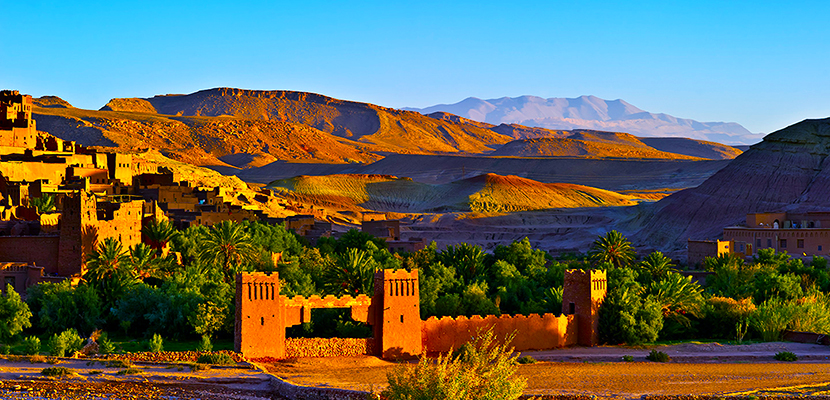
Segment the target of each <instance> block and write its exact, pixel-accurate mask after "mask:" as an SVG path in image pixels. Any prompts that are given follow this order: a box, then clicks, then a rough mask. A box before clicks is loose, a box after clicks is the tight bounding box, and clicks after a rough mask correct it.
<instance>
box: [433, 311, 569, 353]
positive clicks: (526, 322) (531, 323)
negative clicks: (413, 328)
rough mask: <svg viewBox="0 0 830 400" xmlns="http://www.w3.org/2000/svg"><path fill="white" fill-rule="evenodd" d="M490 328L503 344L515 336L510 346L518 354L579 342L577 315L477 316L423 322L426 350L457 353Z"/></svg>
mask: <svg viewBox="0 0 830 400" xmlns="http://www.w3.org/2000/svg"><path fill="white" fill-rule="evenodd" d="M488 329H493V333H494V334H495V335H496V338H497V340H499V342H501V343H504V341H505V338H507V337H508V336H510V335H514V337H513V340H512V342H510V343H509V345H510V346H512V347H514V348H515V350H517V351H523V350H543V349H554V348H559V347H565V346H571V345H574V344H576V343H577V333H576V331H577V318H576V316H574V315H560V316H555V315H553V314H544V315H539V314H531V315H529V316H524V315H516V316H508V315H502V316H500V317H497V316H495V315H488V316H486V317H481V316H478V315H474V316H473V317H471V318H467V317H464V316H460V317H457V318H452V317H443V318H435V317H430V318H429V319H427V320H426V321H423V324H422V332H423V347H424V350H426V351H427V352H430V353H432V352H440V353H444V352H448V351H450V350H451V349H453V350H457V349H459V348H460V347H461V346H462V345H464V343H467V342H468V341H469V340H470V338H472V337H474V336H475V335H476V333H478V332H480V331H484V330H488Z"/></svg>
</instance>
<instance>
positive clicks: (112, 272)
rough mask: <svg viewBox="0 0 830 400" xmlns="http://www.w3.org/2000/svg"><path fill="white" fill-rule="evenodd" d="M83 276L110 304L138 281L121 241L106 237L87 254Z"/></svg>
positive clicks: (106, 302) (105, 301)
mask: <svg viewBox="0 0 830 400" xmlns="http://www.w3.org/2000/svg"><path fill="white" fill-rule="evenodd" d="M83 278H84V280H85V281H87V282H88V283H89V284H90V285H91V286H92V287H94V288H95V289H96V290H97V291H98V294H100V295H101V298H102V299H103V300H104V303H105V304H108V305H111V304H112V303H114V302H115V300H116V299H117V298H118V297H120V296H121V295H122V294H123V293H124V292H125V291H126V290H127V289H128V288H129V287H131V286H132V285H134V284H135V283H136V282H137V280H136V273H135V270H133V268H132V266H131V265H130V257H129V255H128V254H127V252H126V251H124V248H123V247H122V246H121V243H120V242H118V241H117V240H115V239H113V238H106V239H104V242H103V243H100V244H98V246H97V247H96V248H95V251H93V252H92V253H90V254H89V256H87V261H86V272H85V273H84V276H83Z"/></svg>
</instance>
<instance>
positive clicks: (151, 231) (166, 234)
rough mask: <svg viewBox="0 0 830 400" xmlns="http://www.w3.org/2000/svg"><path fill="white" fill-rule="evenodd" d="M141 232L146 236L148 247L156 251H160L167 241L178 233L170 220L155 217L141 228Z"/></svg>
mask: <svg viewBox="0 0 830 400" xmlns="http://www.w3.org/2000/svg"><path fill="white" fill-rule="evenodd" d="M141 233H142V234H143V235H144V236H145V237H146V238H147V241H148V242H149V245H150V247H151V248H153V249H154V250H156V251H157V252H161V250H162V249H163V248H164V246H165V245H167V242H169V241H170V240H172V239H173V238H174V237H176V235H178V234H179V232H178V231H177V230H176V228H174V227H173V224H172V223H170V221H166V220H165V221H159V220H157V219H153V220H152V221H151V222H150V223H149V224H147V225H145V226H144V227H143V228H141Z"/></svg>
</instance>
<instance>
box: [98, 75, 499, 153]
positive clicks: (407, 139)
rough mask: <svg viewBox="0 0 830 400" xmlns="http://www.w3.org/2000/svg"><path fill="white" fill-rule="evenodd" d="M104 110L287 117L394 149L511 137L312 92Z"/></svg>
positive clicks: (205, 95)
mask: <svg viewBox="0 0 830 400" xmlns="http://www.w3.org/2000/svg"><path fill="white" fill-rule="evenodd" d="M102 110H112V111H138V112H144V113H147V112H153V111H155V112H156V113H158V114H165V115H178V116H203V117H217V116H230V117H234V118H241V119H247V120H263V121H288V122H291V123H297V124H302V125H307V126H310V127H313V128H315V129H317V130H319V131H322V132H325V133H329V134H332V135H334V136H338V137H341V138H346V139H350V140H354V141H359V142H361V143H367V144H374V145H377V146H380V147H381V148H386V149H392V150H394V151H396V152H405V153H408V152H418V153H431V152H447V153H455V152H471V153H480V152H484V151H488V150H490V149H491V147H490V146H492V145H494V144H495V145H497V144H502V143H506V142H508V141H510V138H509V137H507V136H505V135H501V134H499V133H496V132H493V131H491V130H489V129H485V128H480V127H477V126H475V125H471V124H459V123H455V122H452V121H448V120H443V119H435V118H429V117H427V116H425V115H422V114H420V113H416V112H412V111H401V110H396V109H392V108H386V107H381V106H377V105H373V104H367V103H358V102H353V101H345V100H338V99H334V98H331V97H326V96H322V95H319V94H314V93H304V92H291V91H281V90H274V91H264V90H243V89H230V88H217V89H208V90H202V91H199V92H196V93H192V94H188V95H166V96H155V97H152V98H148V99H135V98H132V99H113V100H111V101H110V102H109V103H108V104H107V105H106V106H104V107H103V108H102Z"/></svg>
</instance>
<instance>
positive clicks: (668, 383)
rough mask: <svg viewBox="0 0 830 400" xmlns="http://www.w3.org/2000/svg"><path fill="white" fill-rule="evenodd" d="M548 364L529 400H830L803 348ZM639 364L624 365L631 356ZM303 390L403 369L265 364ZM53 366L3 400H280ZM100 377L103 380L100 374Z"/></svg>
mask: <svg viewBox="0 0 830 400" xmlns="http://www.w3.org/2000/svg"><path fill="white" fill-rule="evenodd" d="M651 349H657V350H660V351H664V352H666V353H667V354H669V355H670V356H671V357H672V361H671V362H669V363H653V362H648V361H646V360H645V356H646V355H647V354H648V352H649V351H650V350H651ZM779 351H791V352H793V353H795V354H796V355H798V356H799V361H797V362H792V363H786V362H777V361H775V360H774V359H773V355H774V354H775V353H777V352H779ZM523 355H530V356H532V357H534V358H535V359H537V360H539V361H540V362H538V363H536V364H530V365H521V366H520V367H519V372H518V373H519V375H520V376H523V377H525V378H527V380H528V387H527V390H526V391H525V393H526V394H531V395H583V396H584V395H588V396H596V397H598V398H606V399H618V398H626V399H633V398H638V399H639V398H641V397H642V396H644V395H647V396H676V395H714V396H729V395H745V396H748V395H754V396H787V397H795V396H805V395H812V396H830V347H828V346H819V345H810V344H801V343H758V344H750V345H721V344H718V343H699V344H695V343H686V344H680V345H674V346H664V347H650V348H627V347H593V348H584V347H572V348H566V349H558V350H549V351H537V352H524V353H523ZM624 355H628V356H632V357H633V358H634V362H623V361H621V359H622V356H624ZM258 365H259V366H260V367H262V368H264V369H266V370H267V371H268V372H270V373H272V374H273V375H276V376H278V377H280V378H281V379H283V380H286V381H289V382H291V383H294V384H299V385H307V386H318V387H338V388H347V389H356V390H365V391H368V390H375V391H379V390H381V389H382V388H383V387H384V386H385V384H386V374H387V373H388V372H389V371H391V370H392V369H393V368H395V367H396V366H397V364H396V363H392V362H387V361H383V360H380V359H378V358H376V357H369V356H364V357H343V358H305V359H295V360H285V361H281V362H276V363H271V364H258ZM49 366H52V365H50V364H47V363H35V364H32V363H30V362H29V361H27V360H17V361H14V362H12V361H9V360H0V398H15V399H43V398H62V399H75V398H78V399H80V398H123V399H128V398H167V399H169V398H182V399H184V398H187V399H190V398H201V399H279V398H280V397H278V396H276V395H273V394H271V393H269V385H268V381H269V379H270V377H269V374H268V373H265V372H264V371H262V370H259V369H257V368H253V366H246V365H241V366H238V367H213V368H211V369H210V370H206V371H191V369H190V367H188V366H183V365H179V364H157V363H135V366H136V367H137V368H139V369H140V370H141V371H142V372H141V373H140V374H135V375H117V372H118V371H119V370H121V369H123V368H108V367H106V366H105V365H104V364H102V363H100V362H95V361H88V360H74V359H60V360H59V361H58V362H57V363H56V364H54V366H61V367H67V368H70V369H72V370H73V371H74V372H75V374H74V375H73V376H70V377H65V378H46V377H43V376H42V375H41V371H42V370H43V368H46V367H49ZM90 372H94V373H93V374H90Z"/></svg>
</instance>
